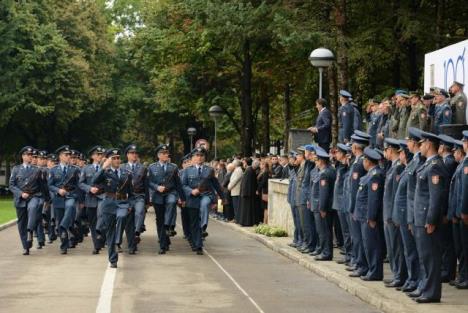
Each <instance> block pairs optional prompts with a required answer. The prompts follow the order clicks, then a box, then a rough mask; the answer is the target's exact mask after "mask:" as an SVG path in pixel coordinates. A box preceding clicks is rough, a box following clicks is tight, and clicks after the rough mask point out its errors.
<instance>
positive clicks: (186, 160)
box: [179, 153, 192, 240]
mask: <svg viewBox="0 0 468 313" xmlns="http://www.w3.org/2000/svg"><path fill="white" fill-rule="evenodd" d="M191 161H192V156H191V155H190V153H189V154H186V155H185V156H184V157H183V158H182V169H181V170H180V171H179V175H180V177H182V175H183V173H184V171H185V169H186V168H188V167H189V166H190V165H191ZM184 195H185V194H184ZM180 218H181V220H182V229H183V231H184V239H187V240H188V239H189V238H190V224H189V219H188V215H187V210H185V209H184V208H183V207H182V206H181V207H180Z"/></svg>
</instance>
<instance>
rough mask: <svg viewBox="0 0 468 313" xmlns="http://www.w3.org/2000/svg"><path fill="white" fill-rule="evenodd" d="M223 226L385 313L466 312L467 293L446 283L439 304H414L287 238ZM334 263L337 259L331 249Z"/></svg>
mask: <svg viewBox="0 0 468 313" xmlns="http://www.w3.org/2000/svg"><path fill="white" fill-rule="evenodd" d="M216 222H217V223H222V224H224V226H225V227H227V228H230V229H235V230H237V231H239V232H241V233H244V234H246V235H247V236H249V237H251V238H254V239H256V240H257V241H259V242H261V243H263V244H264V245H265V246H267V247H269V248H270V249H272V250H273V251H275V252H278V253H279V254H282V255H284V256H285V257H287V258H288V259H290V260H293V261H295V262H297V263H299V264H300V265H302V266H304V267H305V268H307V269H309V270H310V271H312V272H314V273H316V274H318V275H320V276H322V277H324V278H326V279H327V280H329V281H330V282H333V283H334V284H336V285H338V286H339V287H340V288H343V289H344V290H346V291H347V292H349V293H350V294H352V295H355V296H357V297H358V298H360V299H362V300H363V301H365V302H367V303H369V304H371V305H373V306H375V307H376V308H377V309H379V310H382V311H383V312H386V313H467V312H468V290H459V289H456V288H455V287H452V286H450V285H448V284H443V286H442V302H441V303H440V304H417V303H415V302H414V301H413V300H411V299H410V298H409V297H408V296H406V295H405V294H404V293H403V292H400V291H397V290H396V289H394V288H386V287H385V286H384V284H383V282H364V281H362V280H361V279H359V278H351V277H349V276H348V274H349V272H347V271H346V270H345V266H344V265H339V264H337V263H336V262H334V261H330V262H317V261H315V260H313V257H311V256H309V255H304V254H302V253H300V252H298V251H297V250H296V249H294V248H291V247H289V246H288V243H290V242H291V238H288V237H282V238H281V237H280V238H272V237H267V236H264V235H260V234H256V233H255V232H254V228H253V227H240V226H239V225H237V224H233V223H224V222H219V221H216ZM334 255H335V260H336V259H338V258H341V255H340V253H339V251H338V250H335V253H334ZM385 274H386V275H385V276H386V277H391V274H390V270H389V268H388V264H386V265H385Z"/></svg>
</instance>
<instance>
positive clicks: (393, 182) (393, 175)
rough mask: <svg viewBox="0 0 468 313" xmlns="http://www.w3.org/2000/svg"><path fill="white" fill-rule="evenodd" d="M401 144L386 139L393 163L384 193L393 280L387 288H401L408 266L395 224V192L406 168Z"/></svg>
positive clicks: (385, 219)
mask: <svg viewBox="0 0 468 313" xmlns="http://www.w3.org/2000/svg"><path fill="white" fill-rule="evenodd" d="M399 150H400V142H399V141H398V140H397V139H393V138H387V139H385V151H384V152H385V157H386V159H387V160H388V161H389V162H392V164H391V167H390V169H389V170H388V171H387V173H386V176H385V189H384V192H383V222H384V234H385V243H386V245H387V255H388V259H389V262H390V270H391V271H392V273H393V279H391V280H389V281H385V286H386V287H394V288H396V287H401V286H403V284H404V283H405V281H406V278H407V277H406V275H407V270H406V265H405V259H404V255H403V244H402V241H401V235H400V231H399V229H398V228H397V227H396V225H395V223H394V222H393V219H392V217H393V210H394V202H395V192H396V189H397V186H398V181H399V179H400V175H401V172H403V169H404V166H402V165H401V164H400V153H399V152H398V151H399Z"/></svg>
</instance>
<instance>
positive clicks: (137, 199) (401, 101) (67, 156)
mask: <svg viewBox="0 0 468 313" xmlns="http://www.w3.org/2000/svg"><path fill="white" fill-rule="evenodd" d="M462 88H463V84H460V83H458V82H454V84H453V85H452V87H451V91H450V93H449V92H446V91H445V90H443V89H441V88H433V89H432V90H431V93H430V94H425V95H423V96H421V95H420V94H418V93H417V92H409V93H408V92H406V91H404V90H397V92H396V93H395V95H394V96H393V97H392V98H388V99H383V100H377V99H372V100H370V101H369V104H368V106H367V113H368V114H367V125H368V127H367V131H366V132H364V131H362V130H360V127H361V126H360V125H361V124H362V123H361V113H360V112H359V110H358V109H357V106H356V105H355V104H354V102H353V101H352V100H353V99H352V95H351V93H349V92H348V91H345V90H341V91H340V103H341V106H340V107H339V109H338V127H339V131H338V143H337V144H336V145H335V146H334V147H333V148H332V149H330V147H329V145H328V142H327V140H321V139H320V138H319V140H318V142H319V143H318V144H308V145H305V146H300V147H298V148H297V149H295V150H293V151H291V152H290V153H289V155H283V156H282V157H281V165H279V164H277V162H278V158H277V157H276V156H275V157H274V158H275V160H276V163H275V164H274V168H273V169H272V170H273V172H274V173H275V175H274V176H273V177H274V178H280V179H286V178H287V179H289V187H288V202H289V204H290V206H291V212H292V216H293V220H294V226H295V231H294V237H293V242H292V243H291V244H290V246H291V247H294V248H296V249H297V250H298V251H300V252H302V253H304V254H310V255H311V256H313V257H314V259H315V260H316V261H331V260H332V259H333V258H334V252H335V253H336V250H335V251H334V239H335V238H341V244H340V245H339V247H340V249H341V254H343V256H344V258H343V259H341V260H338V261H337V262H338V263H340V264H344V265H346V269H347V270H348V271H349V272H350V274H349V276H350V277H355V278H359V279H361V280H363V281H381V280H384V263H385V262H387V261H388V263H389V265H390V269H391V272H392V275H393V277H392V278H391V279H387V280H384V283H385V286H386V287H389V288H396V289H398V290H401V291H402V292H405V293H407V295H408V296H409V297H411V298H413V299H414V300H415V301H416V302H417V303H434V302H440V299H441V296H442V283H450V284H451V285H452V286H454V287H456V288H458V289H468V158H467V156H466V155H467V153H468V130H464V131H462V132H461V133H460V134H457V138H462V140H458V139H455V138H453V137H451V136H448V135H445V134H444V129H445V125H451V124H467V119H468V117H467V116H466V97H465V96H464V94H463V92H462ZM450 94H451V95H452V98H451V99H450ZM319 100H320V99H319ZM319 100H318V101H317V103H318V109H319V111H320V114H322V113H323V112H325V111H326V110H327V108H326V105H327V103H326V101H324V100H323V99H322V100H320V101H319ZM324 110H325V111H324ZM319 118H320V115H319ZM325 119H327V120H328V123H331V115H330V114H328V117H326V118H325ZM321 129H322V128H321V126H320V125H319V126H318V127H313V128H311V131H313V132H315V133H318V134H320V130H321ZM328 136H329V135H326V137H327V138H328ZM324 138H325V137H324ZM169 150H170V149H169V145H167V144H161V145H159V146H158V147H157V148H156V150H155V157H156V158H157V161H156V162H155V163H153V164H151V165H149V166H145V165H144V164H142V163H141V162H140V158H139V154H138V148H137V146H136V145H135V144H131V145H129V146H127V147H126V148H125V149H124V150H123V151H121V150H120V149H119V148H110V149H105V148H103V147H101V146H95V147H93V148H91V149H90V150H89V151H88V157H85V155H83V154H82V153H80V152H78V151H76V150H73V149H71V148H70V147H69V146H62V147H60V148H58V149H57V150H56V151H55V153H53V154H47V152H46V151H41V150H38V149H35V148H33V147H31V146H26V147H24V148H22V149H21V150H20V151H19V156H20V157H21V161H22V162H21V164H19V165H17V166H15V167H14V168H13V170H12V173H11V178H10V189H11V191H12V192H13V194H14V205H15V207H16V212H17V217H18V230H19V234H20V239H21V244H22V248H23V254H24V255H29V254H30V252H31V248H32V246H33V241H34V238H37V239H36V240H37V248H38V249H41V248H42V247H44V246H45V243H46V236H47V242H48V243H49V244H51V243H53V242H54V241H56V240H58V241H59V252H60V253H61V254H67V253H68V252H69V249H72V248H75V247H76V246H77V245H79V244H80V243H81V242H83V240H84V238H85V237H87V236H88V234H89V235H90V237H91V240H92V244H93V250H92V254H99V253H100V251H101V250H102V249H104V248H105V247H107V250H108V259H109V263H110V266H111V267H113V268H115V267H117V262H118V256H119V253H120V252H122V251H123V248H122V245H123V237H124V233H125V236H126V243H127V247H126V248H127V249H126V250H127V251H128V253H129V254H135V253H137V251H138V245H139V243H140V242H141V234H142V233H143V232H145V215H146V212H147V209H148V207H150V206H152V207H153V208H154V211H155V215H156V229H157V238H158V244H159V254H161V255H163V254H166V253H167V252H168V251H169V250H170V246H171V237H173V236H174V235H176V231H175V224H176V217H177V207H179V208H180V209H181V211H180V212H181V224H182V228H183V235H184V237H185V238H186V239H187V241H188V243H189V244H190V246H191V248H192V250H193V251H194V252H195V253H196V254H198V255H202V254H203V241H204V239H205V238H206V237H207V236H208V233H207V226H208V220H209V213H210V209H211V208H212V207H213V206H214V205H215V204H216V203H217V202H218V200H221V201H223V202H224V201H227V199H226V190H225V189H224V190H223V187H222V186H221V185H220V182H219V181H218V179H217V176H216V172H215V169H214V168H212V167H210V166H209V165H207V163H206V156H207V151H206V150H205V148H204V147H196V148H195V149H194V150H193V151H191V153H190V154H189V155H186V156H185V157H184V158H183V159H182V166H181V168H180V169H179V167H178V166H177V165H176V164H174V163H171V158H170V154H169ZM122 152H123V153H122ZM270 157H271V156H270ZM271 158H273V157H271ZM124 159H125V160H126V163H122V161H123V160H124ZM88 160H89V164H88V163H87V161H88ZM235 161H237V160H233V163H234V162H235ZM288 162H289V163H288ZM246 163H247V165H248V163H249V162H246ZM250 163H251V159H250ZM232 168H234V166H232ZM244 174H245V173H244ZM236 179H240V176H239V178H236ZM227 183H229V181H227ZM229 190H231V189H229ZM233 196H234V194H233ZM262 196H263V194H262ZM243 199H244V198H243V197H242V194H241V197H240V200H238V201H240V206H241V208H237V207H236V206H235V210H237V209H240V210H242V209H245V208H242V205H243V204H242V203H244V204H245V201H244V200H243ZM236 200H237V198H236ZM235 219H236V220H237V217H236V218H235ZM240 224H241V225H243V223H240Z"/></svg>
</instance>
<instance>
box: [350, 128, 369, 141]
mask: <svg viewBox="0 0 468 313" xmlns="http://www.w3.org/2000/svg"><path fill="white" fill-rule="evenodd" d="M354 134H355V135H357V136H359V137H361V138H365V139H369V140H370V138H371V136H370V135H369V134H368V133H365V132H363V131H361V130H357V129H356V130H355V131H354Z"/></svg>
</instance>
